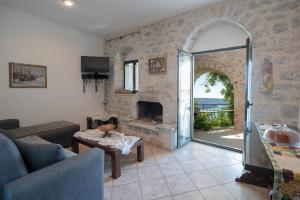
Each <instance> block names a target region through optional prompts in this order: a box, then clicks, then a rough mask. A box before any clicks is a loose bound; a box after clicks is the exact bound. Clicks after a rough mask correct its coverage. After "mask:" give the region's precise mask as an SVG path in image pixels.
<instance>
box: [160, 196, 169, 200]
mask: <svg viewBox="0 0 300 200" xmlns="http://www.w3.org/2000/svg"><path fill="white" fill-rule="evenodd" d="M157 200H173V198H172V197H171V196H170V197H164V198H161V199H157Z"/></svg>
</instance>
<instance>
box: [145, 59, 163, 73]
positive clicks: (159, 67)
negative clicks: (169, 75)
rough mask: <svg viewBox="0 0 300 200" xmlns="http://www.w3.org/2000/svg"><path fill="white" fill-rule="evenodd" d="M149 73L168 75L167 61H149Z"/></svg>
mask: <svg viewBox="0 0 300 200" xmlns="http://www.w3.org/2000/svg"><path fill="white" fill-rule="evenodd" d="M149 73H150V74H164V73H166V59H165V58H153V59H149Z"/></svg>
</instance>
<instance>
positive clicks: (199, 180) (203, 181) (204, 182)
mask: <svg viewBox="0 0 300 200" xmlns="http://www.w3.org/2000/svg"><path fill="white" fill-rule="evenodd" d="M188 176H189V177H190V179H191V180H192V182H193V183H194V184H195V185H196V187H197V188H198V189H203V188H207V187H212V186H216V185H219V184H220V182H219V181H218V179H216V178H215V177H214V176H213V175H211V174H210V173H209V172H208V170H204V171H198V172H194V173H190V174H188Z"/></svg>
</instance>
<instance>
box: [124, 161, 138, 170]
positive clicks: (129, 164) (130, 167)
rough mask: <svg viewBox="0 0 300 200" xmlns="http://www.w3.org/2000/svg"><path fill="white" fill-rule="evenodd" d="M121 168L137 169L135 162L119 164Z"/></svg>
mask: <svg viewBox="0 0 300 200" xmlns="http://www.w3.org/2000/svg"><path fill="white" fill-rule="evenodd" d="M121 168H122V170H123V169H135V168H137V164H136V161H123V162H121Z"/></svg>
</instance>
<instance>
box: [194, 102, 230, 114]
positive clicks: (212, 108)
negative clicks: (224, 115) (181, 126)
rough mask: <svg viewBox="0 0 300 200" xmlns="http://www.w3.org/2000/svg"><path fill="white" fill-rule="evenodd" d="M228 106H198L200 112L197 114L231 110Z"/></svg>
mask: <svg viewBox="0 0 300 200" xmlns="http://www.w3.org/2000/svg"><path fill="white" fill-rule="evenodd" d="M228 106H229V104H198V110H197V111H196V110H195V112H206V111H224V110H227V111H228V110H231V109H228Z"/></svg>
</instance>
